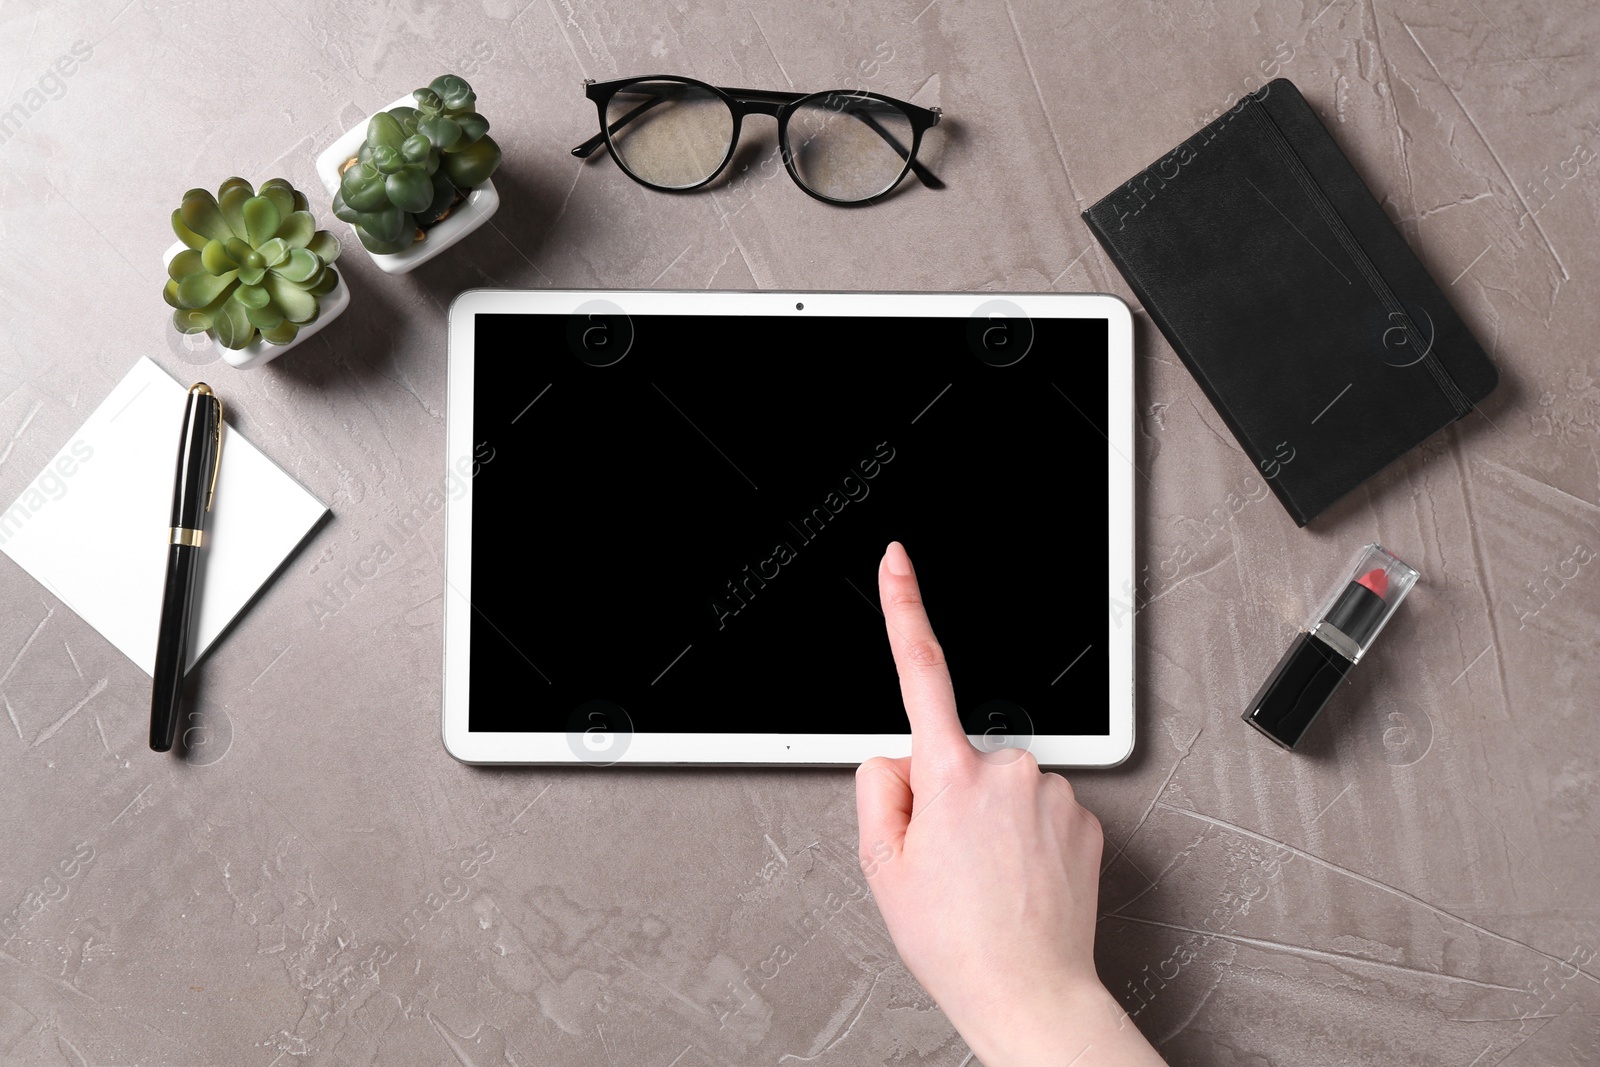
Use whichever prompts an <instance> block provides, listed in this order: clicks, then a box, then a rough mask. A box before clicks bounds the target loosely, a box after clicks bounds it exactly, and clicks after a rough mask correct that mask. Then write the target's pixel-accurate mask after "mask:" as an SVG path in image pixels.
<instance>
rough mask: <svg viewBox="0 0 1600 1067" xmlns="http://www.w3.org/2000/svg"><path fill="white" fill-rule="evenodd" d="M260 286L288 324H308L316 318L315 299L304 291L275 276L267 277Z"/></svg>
mask: <svg viewBox="0 0 1600 1067" xmlns="http://www.w3.org/2000/svg"><path fill="white" fill-rule="evenodd" d="M262 284H263V285H264V286H265V287H266V290H267V292H268V293H270V294H272V302H273V303H274V304H276V305H277V308H278V310H279V311H281V312H283V317H284V318H286V319H288V320H289V321H290V322H301V323H304V322H310V321H311V320H312V319H314V318H316V317H317V298H316V297H314V296H312V295H311V294H310V293H308V292H306V291H305V290H304V289H300V288H297V287H296V286H294V285H291V284H290V283H289V282H286V281H284V280H283V279H282V278H279V277H278V276H277V275H276V274H269V275H267V277H266V279H265V280H264V281H263V282H262Z"/></svg>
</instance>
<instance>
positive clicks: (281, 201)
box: [260, 178, 304, 215]
mask: <svg viewBox="0 0 1600 1067" xmlns="http://www.w3.org/2000/svg"><path fill="white" fill-rule="evenodd" d="M260 195H262V196H264V197H266V198H267V199H268V200H271V201H272V204H273V206H274V207H276V208H277V209H278V214H280V215H289V214H293V213H294V212H295V211H300V210H303V209H304V208H303V205H301V204H299V203H297V202H296V194H295V188H294V186H293V185H290V184H289V179H287V178H269V179H268V180H267V181H265V182H263V183H262V184H261V193H260Z"/></svg>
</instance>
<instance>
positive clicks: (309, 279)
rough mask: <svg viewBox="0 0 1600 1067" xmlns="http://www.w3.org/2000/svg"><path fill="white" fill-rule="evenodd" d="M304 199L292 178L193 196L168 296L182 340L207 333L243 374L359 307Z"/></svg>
mask: <svg viewBox="0 0 1600 1067" xmlns="http://www.w3.org/2000/svg"><path fill="white" fill-rule="evenodd" d="M309 208H310V205H309V203H308V202H307V200H306V197H305V194H304V193H301V192H300V191H299V190H297V189H295V187H294V186H293V185H290V184H289V182H288V181H286V180H285V179H283V178H273V179H272V180H271V181H268V182H266V183H265V184H263V185H262V186H261V189H260V190H259V191H257V190H255V189H252V188H251V187H250V183H249V182H247V181H245V180H244V179H243V178H229V179H228V180H227V181H225V182H223V183H222V186H221V188H219V189H218V190H217V195H216V196H212V195H211V193H210V192H208V191H207V190H205V189H190V190H189V191H188V192H186V193H184V194H183V203H182V206H180V207H179V208H178V209H177V210H175V211H174V212H173V213H172V229H173V232H174V233H176V234H177V235H178V243H177V244H175V245H173V246H172V247H171V248H169V249H167V253H166V256H165V259H166V265H167V275H168V279H167V284H166V286H165V287H164V288H163V289H162V296H163V297H165V298H166V301H167V303H168V304H170V305H172V307H173V308H174V309H175V310H174V311H173V313H172V323H173V325H174V326H176V327H177V328H178V330H179V331H180V332H181V333H206V334H209V335H210V337H211V339H212V341H214V342H215V343H216V344H217V345H218V347H219V348H220V349H221V350H222V358H223V359H224V360H226V361H227V362H228V363H230V364H232V365H233V366H235V367H240V368H245V367H255V366H259V365H260V364H262V363H266V362H268V361H269V360H272V359H276V358H277V357H278V356H280V355H282V354H283V353H285V352H287V351H288V350H289V349H291V348H293V347H294V346H295V345H297V344H299V343H300V342H301V341H304V340H305V339H306V338H308V337H310V336H311V335H312V334H314V333H316V332H317V331H318V330H320V329H322V328H323V327H324V326H326V325H327V324H328V323H329V322H331V321H333V319H335V318H337V317H338V316H339V314H340V313H341V312H343V311H344V309H345V308H347V307H349V306H350V290H349V289H348V288H346V286H345V284H344V280H343V279H342V278H340V277H339V274H338V272H337V271H335V270H334V269H333V268H332V267H331V266H329V264H330V263H332V262H333V261H334V260H335V259H337V258H339V239H338V238H336V237H335V236H334V235H333V234H331V233H329V232H328V231H327V230H319V229H317V224H316V220H315V219H313V218H312V216H311V212H310V210H309Z"/></svg>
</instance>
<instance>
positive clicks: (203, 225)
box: [178, 189, 233, 241]
mask: <svg viewBox="0 0 1600 1067" xmlns="http://www.w3.org/2000/svg"><path fill="white" fill-rule="evenodd" d="M178 211H179V212H180V213H181V216H182V219H183V224H184V225H185V226H187V227H188V228H189V229H191V230H193V231H194V232H195V233H197V234H199V235H200V236H201V237H205V238H208V239H210V240H213V241H226V240H227V239H228V238H230V237H232V236H233V231H232V230H231V229H230V228H229V227H228V223H227V220H226V219H224V218H223V217H222V212H221V211H219V210H218V209H217V198H216V197H214V196H212V195H211V194H210V193H209V192H207V191H206V190H204V189H190V190H189V191H188V192H187V193H184V194H183V205H182V206H181V207H179V208H178ZM179 236H180V237H181V236H182V234H179Z"/></svg>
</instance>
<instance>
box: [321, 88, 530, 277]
mask: <svg viewBox="0 0 1600 1067" xmlns="http://www.w3.org/2000/svg"><path fill="white" fill-rule="evenodd" d="M415 106H416V101H415V100H414V99H412V96H411V94H410V93H407V94H406V95H405V96H402V97H401V98H400V99H398V100H396V101H394V102H393V103H391V104H389V105H388V106H387V107H385V108H384V109H383V110H385V111H388V110H390V109H392V108H397V107H415ZM371 121H372V116H370V115H369V116H367V122H371ZM367 122H363V123H362V124H361V125H360V126H357V127H355V128H354V129H352V130H346V131H345V133H344V135H343V136H341V137H340V138H339V139H338V140H337V141H335V142H333V144H331V145H329V146H328V147H327V148H325V149H324V150H323V152H322V154H321V155H320V156H318V157H317V177H318V178H321V179H322V186H323V188H325V189H327V190H328V197H329V199H330V200H331V199H332V198H333V195H334V194H335V193H337V192H338V191H339V168H340V166H342V165H343V164H344V161H345V160H347V159H349V158H350V157H351V156H353V155H355V154H356V153H357V152H359V151H360V150H361V143H362V142H363V141H365V140H366V139H367ZM499 208H500V194H499V193H497V192H495V188H494V182H493V181H490V180H487V179H485V181H484V182H483V184H482V185H479V186H478V187H477V188H475V189H473V190H472V192H470V193H468V194H467V198H466V199H465V200H463V201H462V202H461V203H459V204H457V205H456V207H455V210H454V211H452V212H450V215H449V217H447V218H446V219H445V220H444V221H443V222H441V223H439V224H438V225H436V226H433V227H430V228H429V230H428V236H427V239H426V240H422V241H418V242H416V243H415V244H413V245H412V246H411V247H410V248H408V249H406V250H405V251H404V252H396V253H394V254H393V255H387V256H385V255H378V254H377V253H375V252H370V251H367V246H366V245H362V244H361V238H359V237H356V236H354V227H351V238H352V240H353V241H354V242H355V243H356V244H358V245H360V246H361V249H362V251H364V252H367V255H369V256H371V257H372V262H374V263H376V264H377V265H378V269H379V270H381V271H383V272H384V273H386V274H405V273H406V272H407V271H412V270H415V269H416V268H418V267H420V266H422V264H424V263H426V262H428V260H430V259H432V258H433V257H434V256H436V255H438V254H439V253H440V252H443V251H444V250H445V249H447V248H449V247H450V246H451V245H453V244H455V243H456V242H457V241H459V240H461V239H462V238H463V237H465V236H466V235H467V234H469V233H471V232H472V231H473V230H476V229H477V228H478V227H479V226H482V225H483V224H484V223H486V222H488V221H489V216H490V215H493V214H494V213H495V212H496V211H498V210H499Z"/></svg>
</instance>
